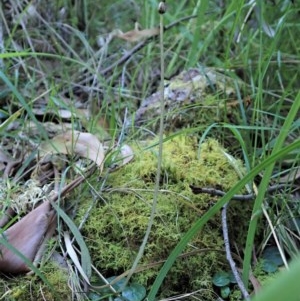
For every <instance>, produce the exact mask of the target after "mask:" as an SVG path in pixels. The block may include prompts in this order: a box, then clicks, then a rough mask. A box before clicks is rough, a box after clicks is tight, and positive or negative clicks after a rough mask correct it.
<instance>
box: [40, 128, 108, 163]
mask: <svg viewBox="0 0 300 301" xmlns="http://www.w3.org/2000/svg"><path fill="white" fill-rule="evenodd" d="M40 153H41V155H42V156H44V155H46V154H49V153H62V154H66V155H68V154H77V155H80V156H82V157H84V158H88V159H90V160H92V161H94V162H95V163H96V164H97V165H98V166H99V167H100V169H102V166H103V161H104V148H103V145H102V143H101V142H100V141H99V139H98V138H97V137H96V136H94V135H92V134H90V133H82V132H78V131H67V132H65V133H63V134H60V135H57V136H55V137H53V138H52V139H51V140H49V141H47V142H45V143H43V144H42V145H41V148H40Z"/></svg>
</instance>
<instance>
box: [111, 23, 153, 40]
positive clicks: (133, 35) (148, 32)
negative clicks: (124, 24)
mask: <svg viewBox="0 0 300 301" xmlns="http://www.w3.org/2000/svg"><path fill="white" fill-rule="evenodd" d="M138 27H139V25H138V23H135V28H134V29H133V30H130V31H127V32H125V33H124V32H122V31H121V30H119V29H117V30H116V31H115V36H116V37H118V38H120V39H123V40H126V41H128V42H131V43H134V42H139V41H141V40H143V39H147V38H150V37H153V36H157V35H158V34H159V28H150V29H143V30H139V28H138Z"/></svg>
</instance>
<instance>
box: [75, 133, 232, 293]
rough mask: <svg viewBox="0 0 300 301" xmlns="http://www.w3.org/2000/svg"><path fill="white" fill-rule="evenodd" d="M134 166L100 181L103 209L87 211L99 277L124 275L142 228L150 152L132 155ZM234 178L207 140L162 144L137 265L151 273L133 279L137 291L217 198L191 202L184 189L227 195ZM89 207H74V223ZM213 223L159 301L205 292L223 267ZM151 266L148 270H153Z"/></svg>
mask: <svg viewBox="0 0 300 301" xmlns="http://www.w3.org/2000/svg"><path fill="white" fill-rule="evenodd" d="M135 150H136V154H135V159H134V161H132V162H130V163H129V164H127V165H126V166H124V167H122V168H121V169H119V170H117V171H115V172H113V173H111V174H110V175H109V177H108V179H107V181H106V187H108V188H107V189H106V190H105V192H103V193H102V194H101V195H102V197H103V199H104V200H105V202H101V203H98V204H97V206H96V207H95V208H94V209H93V210H92V211H91V213H90V215H89V217H88V219H87V221H86V223H85V226H84V228H83V235H84V236H85V237H86V242H87V245H88V246H89V249H90V252H91V256H92V260H93V263H94V264H95V266H96V267H97V268H98V269H99V271H100V272H102V273H103V274H105V275H106V276H113V275H119V274H121V273H122V272H124V271H126V270H128V269H130V268H131V266H132V263H133V261H134V259H135V257H136V254H137V252H138V250H139V247H140V245H141V242H142V240H143V237H144V235H145V231H146V228H147V225H148V222H149V217H150V211H151V206H152V201H153V190H154V182H155V175H156V171H157V154H158V150H157V147H152V148H148V149H147V150H142V147H140V148H138V147H136V149H135ZM237 181H238V176H237V174H236V172H235V170H234V168H233V167H232V166H231V164H230V162H228V160H227V158H226V157H225V155H224V150H223V149H222V148H221V146H220V145H219V144H218V142H216V141H215V140H208V141H207V142H206V143H204V144H202V145H200V146H199V145H198V142H197V139H196V138H194V137H184V136H178V137H176V138H174V139H173V140H170V141H167V142H165V144H164V154H163V166H162V176H161V187H160V193H159V199H158V204H157V215H156V218H155V222H154V225H153V228H152V232H151V235H150V238H149V240H148V244H147V247H146V249H145V253H144V256H143V258H142V260H141V262H140V264H141V265H143V266H147V265H153V264H154V266H155V267H152V268H150V267H149V268H146V269H144V270H143V271H141V272H138V273H136V274H135V276H134V278H135V280H136V281H138V282H139V283H140V284H142V285H145V286H148V287H149V286H151V284H152V283H153V280H154V278H155V276H156V274H157V270H158V269H159V268H160V267H161V262H162V261H163V260H165V259H166V258H167V257H168V255H169V254H170V252H171V250H172V249H173V248H174V247H175V246H176V244H177V243H178V242H179V240H180V238H181V237H182V235H183V234H184V233H186V231H187V230H188V229H190V227H191V225H192V224H193V223H194V222H195V221H196V220H197V219H198V218H199V217H200V216H201V215H202V214H203V213H204V212H206V211H207V210H208V209H209V208H210V206H211V205H212V203H213V202H216V201H217V198H214V197H211V196H209V195H206V194H199V195H194V194H193V193H192V192H191V190H190V188H189V185H191V184H194V185H198V186H200V187H219V188H220V187H222V189H223V190H224V191H227V190H228V189H229V188H231V187H232V186H233V185H234V184H235V183H236V182H237ZM88 206H89V204H87V203H86V204H82V206H81V209H80V210H79V212H78V216H77V221H78V222H80V221H81V220H82V218H83V216H84V214H85V212H86V209H87V207H88ZM223 249H224V248H223V239H222V232H221V221H220V217H219V216H217V217H216V218H215V219H212V220H211V221H210V222H209V223H208V224H207V225H206V227H205V228H204V229H203V231H202V232H201V233H199V234H198V235H197V236H196V237H195V238H194V240H193V241H192V242H191V243H190V246H189V247H188V248H187V249H186V250H185V252H184V255H183V257H181V258H179V259H178V260H177V261H176V263H175V265H174V266H173V268H172V269H171V271H170V273H169V275H168V277H167V279H166V281H165V283H164V287H163V288H162V289H163V292H162V295H164V296H170V294H175V293H178V292H180V293H182V292H190V291H192V290H195V289H199V288H209V289H211V288H212V283H211V280H210V279H211V276H212V275H213V274H214V271H215V270H217V269H219V268H220V267H223V266H224V265H227V263H226V259H225V255H224V251H223ZM155 263H156V265H155Z"/></svg>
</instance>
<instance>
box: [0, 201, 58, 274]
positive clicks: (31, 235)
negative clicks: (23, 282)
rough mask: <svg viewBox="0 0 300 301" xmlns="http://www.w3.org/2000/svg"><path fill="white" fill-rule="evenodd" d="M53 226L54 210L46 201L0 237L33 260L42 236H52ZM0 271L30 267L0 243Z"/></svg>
mask: <svg viewBox="0 0 300 301" xmlns="http://www.w3.org/2000/svg"><path fill="white" fill-rule="evenodd" d="M55 227H56V219H55V212H54V210H52V209H51V205H50V203H49V202H48V201H46V202H44V203H43V204H41V205H40V206H38V207H37V208H36V209H34V210H33V211H31V212H30V213H28V214H27V215H25V216H24V217H23V218H22V219H21V220H20V221H18V222H17V223H15V224H14V225H13V226H11V227H10V228H9V229H8V230H6V231H5V232H4V233H3V234H2V237H3V238H4V239H6V240H7V241H8V242H9V243H10V244H11V245H12V246H13V247H14V248H15V249H17V250H18V251H19V252H21V253H22V254H23V255H24V256H25V257H27V258H28V259H29V260H30V261H32V262H33V261H34V259H35V256H36V254H37V253H38V251H39V248H40V247H41V246H43V241H44V237H45V236H46V237H49V236H52V234H53V233H54V231H55ZM50 232H51V233H50ZM0 271H1V272H4V273H12V274H16V273H25V272H28V271H30V268H29V267H28V266H27V265H26V264H25V263H24V262H23V260H22V259H21V258H20V257H19V256H18V255H16V254H15V253H14V252H12V251H11V250H9V249H7V248H6V247H4V246H3V245H0Z"/></svg>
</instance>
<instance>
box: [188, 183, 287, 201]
mask: <svg viewBox="0 0 300 301" xmlns="http://www.w3.org/2000/svg"><path fill="white" fill-rule="evenodd" d="M286 187H287V185H286V184H278V185H273V186H270V187H269V188H268V189H267V193H269V194H270V193H273V192H275V191H277V190H279V189H283V188H286ZM190 188H191V189H192V191H193V193H194V194H200V193H207V194H210V195H212V196H224V195H225V194H226V192H224V191H222V190H219V189H215V188H206V187H196V186H194V185H190ZM255 197H256V195H255V194H254V193H249V194H236V195H234V196H233V197H232V198H231V199H232V200H235V201H253V200H254V199H255Z"/></svg>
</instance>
